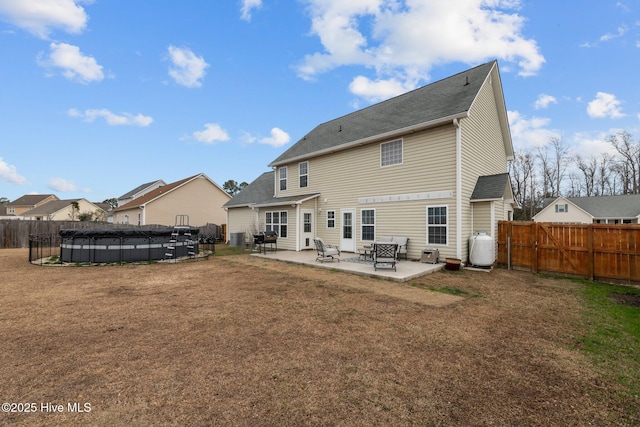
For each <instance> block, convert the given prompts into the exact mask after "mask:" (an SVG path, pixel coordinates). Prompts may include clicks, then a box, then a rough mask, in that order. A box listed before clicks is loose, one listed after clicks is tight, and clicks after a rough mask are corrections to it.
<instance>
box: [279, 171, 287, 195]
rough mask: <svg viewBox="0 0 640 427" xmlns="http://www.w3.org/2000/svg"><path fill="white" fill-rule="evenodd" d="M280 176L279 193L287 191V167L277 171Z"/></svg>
mask: <svg viewBox="0 0 640 427" xmlns="http://www.w3.org/2000/svg"><path fill="white" fill-rule="evenodd" d="M278 172H279V174H280V191H285V190H286V189H287V167H286V166H285V167H283V168H280V170H279V171H278Z"/></svg>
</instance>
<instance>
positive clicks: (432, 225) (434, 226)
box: [427, 206, 449, 245]
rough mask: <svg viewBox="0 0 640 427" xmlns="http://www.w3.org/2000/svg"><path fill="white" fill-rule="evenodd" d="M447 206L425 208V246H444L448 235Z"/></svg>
mask: <svg viewBox="0 0 640 427" xmlns="http://www.w3.org/2000/svg"><path fill="white" fill-rule="evenodd" d="M448 223H449V221H448V218H447V206H427V244H428V245H446V244H447V234H448Z"/></svg>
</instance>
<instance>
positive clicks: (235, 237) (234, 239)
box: [229, 233, 244, 248]
mask: <svg viewBox="0 0 640 427" xmlns="http://www.w3.org/2000/svg"><path fill="white" fill-rule="evenodd" d="M230 237H231V238H230V239H229V246H231V247H234V248H237V247H240V246H242V245H244V233H231V236H230Z"/></svg>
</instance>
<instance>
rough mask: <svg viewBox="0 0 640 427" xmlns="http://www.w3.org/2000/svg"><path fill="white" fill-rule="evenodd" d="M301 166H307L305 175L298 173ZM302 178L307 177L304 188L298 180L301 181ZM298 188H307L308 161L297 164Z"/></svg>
mask: <svg viewBox="0 0 640 427" xmlns="http://www.w3.org/2000/svg"><path fill="white" fill-rule="evenodd" d="M303 164H306V165H307V173H305V174H302V173H300V168H301V166H302V165H303ZM303 176H306V177H307V185H306V186H304V187H303V186H301V185H300V179H301V178H302V177H303ZM298 187H299V188H309V162H308V161H305V162H300V163H298Z"/></svg>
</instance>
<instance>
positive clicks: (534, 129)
mask: <svg viewBox="0 0 640 427" xmlns="http://www.w3.org/2000/svg"><path fill="white" fill-rule="evenodd" d="M508 116H509V126H510V128H511V139H512V140H513V145H514V147H515V148H516V149H518V150H529V149H533V148H536V147H542V146H544V145H546V144H547V143H548V142H549V141H550V140H551V138H561V134H560V133H559V132H558V131H556V130H554V129H550V128H549V127H548V126H549V124H550V123H551V119H548V118H545V117H532V118H530V119H529V118H527V117H525V116H523V115H522V114H520V113H519V112H518V111H509V112H508Z"/></svg>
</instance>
